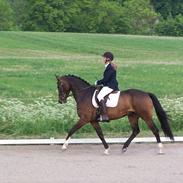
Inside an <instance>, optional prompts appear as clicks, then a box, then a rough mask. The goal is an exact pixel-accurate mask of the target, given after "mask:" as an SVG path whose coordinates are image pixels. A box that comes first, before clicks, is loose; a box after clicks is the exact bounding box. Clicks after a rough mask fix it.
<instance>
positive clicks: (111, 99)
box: [92, 90, 120, 108]
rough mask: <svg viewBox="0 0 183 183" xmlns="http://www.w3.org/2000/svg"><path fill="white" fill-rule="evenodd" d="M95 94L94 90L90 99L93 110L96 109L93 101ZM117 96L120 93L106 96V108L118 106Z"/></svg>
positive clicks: (96, 105) (95, 103)
mask: <svg viewBox="0 0 183 183" xmlns="http://www.w3.org/2000/svg"><path fill="white" fill-rule="evenodd" d="M95 93H96V90H95V92H94V94H93V97H92V104H93V106H94V107H95V108H98V107H99V106H98V104H97V102H96V100H95ZM119 95H120V91H118V92H116V93H111V94H110V95H109V96H108V99H107V102H106V106H107V107H116V106H117V105H118V101H119Z"/></svg>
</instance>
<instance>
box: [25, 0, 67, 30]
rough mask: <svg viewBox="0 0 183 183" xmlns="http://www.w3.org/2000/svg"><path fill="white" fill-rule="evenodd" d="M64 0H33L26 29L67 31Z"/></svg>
mask: <svg viewBox="0 0 183 183" xmlns="http://www.w3.org/2000/svg"><path fill="white" fill-rule="evenodd" d="M65 2H66V1H63V0H54V1H52V0H39V1H32V5H31V7H30V12H29V14H28V18H27V20H26V23H25V24H24V26H23V29H24V30H32V31H53V32H57V31H65V21H67V19H68V17H67V16H65V12H64V3H65Z"/></svg>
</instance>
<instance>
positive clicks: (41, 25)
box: [0, 0, 183, 36]
mask: <svg viewBox="0 0 183 183" xmlns="http://www.w3.org/2000/svg"><path fill="white" fill-rule="evenodd" d="M2 2H3V4H4V5H5V6H4V5H3V6H2V5H1V9H2V10H0V12H3V15H1V16H0V17H1V19H3V21H1V24H2V23H3V22H6V27H4V26H2V25H1V30H11V29H13V30H23V31H24V30H26V31H47V32H91V33H123V34H148V35H152V34H159V35H167V34H166V32H165V31H159V28H156V29H154V27H155V25H156V24H157V27H158V26H159V27H162V26H164V25H165V24H166V26H167V24H169V23H170V24H171V25H170V26H172V21H177V20H176V19H177V18H176V17H177V16H178V15H180V16H182V15H183V3H182V0H167V1H166V0H160V1H159V0H138V1H136V0H95V1H91V0H76V1H72V0H54V1H52V0H29V1H25V0H6V1H3V0H1V3H2ZM10 6H11V8H10ZM2 7H3V8H2ZM3 17H4V18H3ZM170 17H171V18H172V20H171V21H170ZM166 21H167V22H166ZM13 23H14V25H13ZM7 27H8V28H7ZM173 27H174V25H173ZM161 29H162V28H161ZM164 32H165V33H164ZM171 32H172V34H171V35H173V36H177V35H181V34H179V33H176V32H173V31H171Z"/></svg>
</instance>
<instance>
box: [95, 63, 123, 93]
mask: <svg viewBox="0 0 183 183" xmlns="http://www.w3.org/2000/svg"><path fill="white" fill-rule="evenodd" d="M97 85H104V86H108V87H109V88H111V89H113V90H119V88H118V82H117V80H116V70H115V69H114V68H113V66H112V65H111V64H109V65H108V66H107V67H106V69H105V71H104V74H103V79H101V80H98V81H97Z"/></svg>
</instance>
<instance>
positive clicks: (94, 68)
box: [0, 32, 183, 137]
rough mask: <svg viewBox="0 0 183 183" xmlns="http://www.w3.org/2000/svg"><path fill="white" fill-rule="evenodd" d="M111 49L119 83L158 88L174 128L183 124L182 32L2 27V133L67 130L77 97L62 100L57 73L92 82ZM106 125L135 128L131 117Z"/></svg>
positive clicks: (116, 129)
mask: <svg viewBox="0 0 183 183" xmlns="http://www.w3.org/2000/svg"><path fill="white" fill-rule="evenodd" d="M108 50H109V51H112V52H113V53H114V55H115V61H116V63H117V65H118V81H119V86H120V89H121V90H125V89H128V88H138V89H141V90H145V91H149V92H152V93H154V94H156V95H157V96H158V98H160V99H161V101H162V104H163V107H164V108H165V109H167V110H169V111H170V114H171V115H172V118H173V121H172V126H173V128H174V131H175V130H176V131H178V130H183V121H182V120H181V119H183V111H182V110H180V109H181V107H180V106H179V105H178V103H180V102H181V103H182V97H183V90H182V86H183V79H182V78H183V38H172V37H146V36H124V35H109V34H108V35H107V34H77V33H39V32H0V107H1V108H0V136H4V135H5V136H9V135H10V136H13V137H17V136H25V135H28V136H33V135H38V136H45V137H49V136H62V135H65V134H66V132H67V131H68V129H69V128H71V126H72V125H73V124H74V122H75V121H76V120H77V115H76V111H75V103H74V101H73V100H70V102H69V104H67V105H62V106H61V105H58V104H57V91H56V80H55V76H54V75H55V74H58V75H64V74H75V75H78V76H80V77H82V78H83V79H86V80H87V81H89V82H90V83H91V84H92V83H94V82H95V81H96V80H97V79H100V78H101V77H102V72H103V64H102V58H101V54H102V53H103V52H104V51H108ZM46 99H47V100H48V101H49V102H45V100H46ZM170 100H171V105H170V106H169V103H167V101H170ZM172 101H173V102H172ZM20 106H21V107H20ZM20 108H21V110H20V111H18V110H17V109H20ZM42 108H44V110H45V111H42ZM177 108H178V109H177ZM179 108H180V109H179ZM56 112H57V113H59V114H58V115H57V113H56ZM175 112H176V115H175ZM47 113H49V114H52V115H53V116H52V117H50V116H47V115H46V114H47ZM70 113H72V116H70ZM30 114H31V115H30ZM63 116H64V117H63ZM155 120H156V118H155ZM157 124H158V122H157ZM140 126H141V129H143V130H147V128H146V126H145V125H144V123H143V122H141V123H140ZM102 127H103V128H104V132H105V133H107V134H109V135H110V134H117V135H118V136H119V134H121V135H122V134H123V133H129V131H130V127H129V124H128V122H127V119H123V120H118V121H116V122H113V123H111V124H109V125H105V124H104V125H102ZM85 133H86V134H88V133H91V134H93V129H92V128H91V127H90V125H87V126H86V127H84V128H83V129H81V130H80V131H79V132H78V133H77V135H80V134H81V135H83V134H85ZM77 135H76V136H77Z"/></svg>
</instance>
